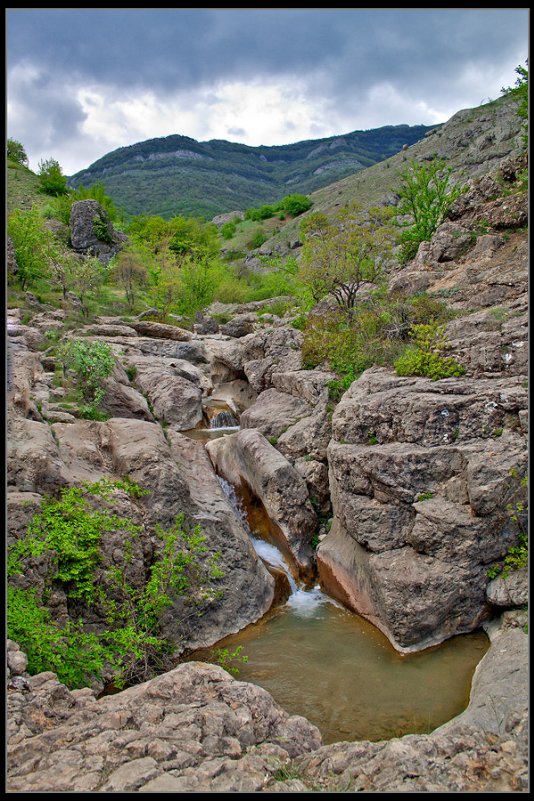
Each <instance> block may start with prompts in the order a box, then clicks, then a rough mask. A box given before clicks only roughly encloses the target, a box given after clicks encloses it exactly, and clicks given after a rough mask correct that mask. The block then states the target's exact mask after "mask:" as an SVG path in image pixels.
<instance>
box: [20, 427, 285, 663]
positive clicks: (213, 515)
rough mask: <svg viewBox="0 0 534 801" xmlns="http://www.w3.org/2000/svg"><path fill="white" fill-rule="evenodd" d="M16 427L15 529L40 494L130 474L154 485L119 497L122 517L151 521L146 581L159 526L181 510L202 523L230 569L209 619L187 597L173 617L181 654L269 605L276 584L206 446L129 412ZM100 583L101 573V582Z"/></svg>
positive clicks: (142, 565) (211, 548) (135, 569)
mask: <svg viewBox="0 0 534 801" xmlns="http://www.w3.org/2000/svg"><path fill="white" fill-rule="evenodd" d="M19 428H20V429H21V430H20V431H19ZM13 429H14V436H13V439H12V441H11V451H12V452H11V454H10V459H9V465H10V471H9V473H8V482H9V489H10V492H9V496H10V498H11V504H10V508H11V510H12V515H11V516H10V520H9V525H10V528H11V527H13V530H12V532H11V534H10V536H12V537H17V536H20V533H21V531H22V530H23V529H24V527H25V526H26V525H27V521H28V514H29V511H35V510H36V508H37V506H38V502H39V495H40V494H50V493H52V492H53V491H56V490H57V488H58V487H61V486H70V485H77V484H80V483H81V482H83V481H91V482H95V481H98V480H100V479H101V478H104V477H108V478H111V479H118V478H121V477H124V476H128V477H129V478H130V479H131V480H132V481H135V482H136V483H137V484H139V486H141V487H143V488H144V489H147V490H149V495H148V496H147V497H146V498H143V499H140V500H139V501H136V502H133V501H131V500H129V499H128V498H127V497H120V498H118V499H117V500H116V501H114V503H116V504H119V505H118V506H117V509H116V511H117V513H118V514H121V515H122V516H124V517H128V518H131V519H132V520H134V521H136V522H137V523H139V524H141V525H143V526H144V527H145V528H144V533H143V536H141V537H140V538H139V540H138V541H136V545H135V549H134V550H135V553H134V557H133V558H132V561H131V563H130V567H129V568H128V569H129V570H131V573H132V575H131V581H132V583H133V584H134V585H135V586H142V585H143V583H144V581H145V580H146V574H147V569H148V565H149V564H150V561H151V559H152V557H153V553H154V547H155V540H153V538H152V535H151V533H150V532H151V531H153V529H154V527H155V526H156V525H160V526H162V527H163V528H167V527H168V526H170V525H172V524H173V522H174V520H175V518H176V517H177V515H179V514H180V513H184V514H185V516H186V518H188V519H189V520H192V521H193V523H194V522H198V523H200V525H201V528H202V532H203V534H204V536H205V537H206V545H207V547H208V553H207V555H206V558H207V559H209V558H210V557H209V555H210V554H214V553H215V552H219V553H220V557H219V565H220V568H221V570H222V572H223V576H222V578H220V579H217V581H216V584H217V586H216V589H217V590H221V591H222V594H221V597H220V598H215V599H213V600H212V601H210V603H209V605H208V607H207V609H205V610H204V614H203V615H202V617H197V616H196V615H193V616H191V615H190V614H186V602H185V601H184V599H183V598H181V597H178V598H176V599H175V602H174V605H173V607H172V608H171V609H170V610H169V612H168V614H166V615H165V617H164V620H163V624H162V636H164V637H167V638H168V639H170V640H171V641H173V642H175V643H176V648H177V651H181V650H183V649H184V647H201V646H209V645H212V644H213V643H214V642H216V641H217V640H219V639H221V638H222V637H223V636H225V634H229V633H235V632H236V631H239V630H240V629H241V628H243V627H244V626H246V625H247V624H248V623H250V622H253V621H256V620H257V619H258V618H260V617H261V616H262V615H263V614H265V612H266V611H267V610H268V609H269V607H270V606H271V604H272V601H273V597H274V581H273V579H272V577H271V576H270V574H269V573H268V571H267V570H266V569H265V568H264V566H263V563H262V562H261V560H260V559H259V558H258V557H257V555H256V553H255V552H254V550H253V548H252V547H251V545H250V542H249V540H248V538H247V535H246V533H245V532H244V531H243V529H242V528H241V527H240V525H239V523H238V521H237V520H236V518H235V516H234V514H233V511H232V509H231V507H230V505H229V503H228V501H227V499H226V497H225V496H224V493H223V492H222V490H221V487H220V485H219V482H218V481H217V479H216V477H215V474H214V473H213V469H212V467H211V464H210V461H209V459H208V457H207V455H206V454H205V452H204V450H203V449H202V448H201V447H200V446H199V445H196V444H195V443H192V442H190V441H189V440H186V439H185V438H183V437H180V435H178V434H176V433H173V432H169V434H168V439H167V438H166V437H165V436H164V433H163V430H162V428H161V426H159V425H157V424H155V423H149V422H145V421H142V420H134V419H127V418H125V417H121V418H112V419H111V420H109V421H107V422H105V423H100V422H95V421H89V420H77V421H75V422H74V423H56V424H54V425H53V426H49V425H47V424H46V423H38V422H34V421H30V420H25V419H21V418H15V419H14V420H13ZM26 504H27V506H26ZM114 508H115V507H114ZM26 509H28V510H29V511H28V514H27V513H26ZM122 536H123V535H122V534H121V532H111V533H110V534H109V536H108V535H106V537H104V538H103V539H102V543H101V550H102V556H103V561H102V568H101V569H102V570H105V569H106V567H108V566H109V565H110V564H115V565H116V564H120V563H121V559H123V555H122V554H123V547H122V546H123V543H122V539H121V538H122ZM117 560H119V561H117ZM37 567H39V566H37ZM47 569H48V568H47V566H46V564H45V565H44V566H42V568H41V567H39V569H38V570H37V574H36V581H37V579H39V581H41V582H42V580H43V575H46V571H47ZM43 570H44V574H42V571H43ZM39 576H40V578H39ZM101 580H102V576H101V575H100V572H99V574H98V576H96V578H95V581H96V582H97V583H98V582H99V581H101ZM189 611H190V610H189Z"/></svg>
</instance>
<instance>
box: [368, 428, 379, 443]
mask: <svg viewBox="0 0 534 801" xmlns="http://www.w3.org/2000/svg"><path fill="white" fill-rule="evenodd" d="M367 442H368V444H369V445H378V437H377V436H376V434H375V432H374V431H370V432H369V434H368V435H367Z"/></svg>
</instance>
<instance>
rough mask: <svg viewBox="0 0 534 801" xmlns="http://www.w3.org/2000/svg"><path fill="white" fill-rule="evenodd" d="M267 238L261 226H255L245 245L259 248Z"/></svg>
mask: <svg viewBox="0 0 534 801" xmlns="http://www.w3.org/2000/svg"><path fill="white" fill-rule="evenodd" d="M268 238H269V237H268V235H267V234H266V233H265V231H264V230H263V229H262V228H256V230H255V231H254V232H253V233H252V236H251V237H250V239H249V240H248V241H247V247H249V248H252V249H253V250H255V249H256V248H260V247H261V246H262V245H263V243H264V242H267V240H268Z"/></svg>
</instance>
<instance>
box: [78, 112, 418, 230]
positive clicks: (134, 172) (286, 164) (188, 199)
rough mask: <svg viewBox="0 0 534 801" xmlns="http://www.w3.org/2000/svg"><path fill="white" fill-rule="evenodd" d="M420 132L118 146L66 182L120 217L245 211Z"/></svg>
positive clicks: (322, 181) (375, 157) (334, 176)
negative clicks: (100, 195)
mask: <svg viewBox="0 0 534 801" xmlns="http://www.w3.org/2000/svg"><path fill="white" fill-rule="evenodd" d="M430 129H431V126H427V125H413V126H410V125H387V126H384V127H382V128H375V129H371V130H368V131H353V132H352V133H348V134H344V135H343V136H335V137H329V138H326V139H312V140H308V141H305V142H297V143H295V144H292V145H281V146H276V147H267V146H263V145H262V146H260V147H250V146H248V145H240V144H236V143H233V142H226V141H224V140H217V139H213V140H211V141H209V142H197V141H196V140H195V139H190V138H189V137H187V136H179V135H173V136H167V137H164V138H159V139H149V140H147V141H145V142H139V143H137V144H135V145H130V146H129V147H121V148H119V149H118V150H114V151H113V152H112V153H108V155H106V156H104V157H103V158H101V159H98V161H95V162H94V164H91V166H90V167H88V168H87V169H86V170H82V171H81V172H78V173H76V175H73V176H72V177H71V178H70V180H69V183H70V184H71V185H72V186H79V184H81V183H83V184H84V186H91V184H94V183H96V182H97V181H102V182H103V183H104V184H105V187H106V191H107V193H108V194H109V195H111V197H112V198H113V200H114V201H115V203H117V204H118V205H119V206H121V207H122V208H123V209H124V210H125V211H126V213H127V214H129V215H130V214H131V215H133V214H143V213H146V214H159V215H161V216H162V217H172V216H173V215H176V214H185V215H201V216H204V217H206V218H207V219H211V218H212V217H213V216H215V215H216V214H219V213H221V212H225V211H234V210H236V209H246V208H249V207H250V206H258V205H261V204H262V203H269V202H271V201H275V200H279V199H280V198H282V197H283V196H284V195H287V194H290V193H292V192H303V193H305V194H306V193H309V192H313V191H314V190H316V189H319V188H320V187H323V186H326V185H327V184H330V183H332V181H336V180H339V179H340V178H343V177H345V176H346V175H350V174H352V173H355V172H357V171H358V170H362V169H365V168H366V167H370V166H371V165H373V164H376V163H377V162H379V161H381V160H382V159H386V158H389V156H392V155H393V154H394V153H397V152H398V151H399V150H401V148H402V147H403V146H404V145H411V144H413V143H414V142H417V141H418V140H420V139H422V138H423V137H424V136H425V134H426V133H427V132H428V131H429V130H430Z"/></svg>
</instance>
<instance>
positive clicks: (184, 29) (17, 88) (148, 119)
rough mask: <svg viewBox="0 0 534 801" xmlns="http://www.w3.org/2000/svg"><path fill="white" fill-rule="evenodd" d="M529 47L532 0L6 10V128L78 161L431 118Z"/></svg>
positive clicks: (479, 91) (486, 93)
mask: <svg viewBox="0 0 534 801" xmlns="http://www.w3.org/2000/svg"><path fill="white" fill-rule="evenodd" d="M527 47H528V9H511V10H505V9H377V10H376V9H375V10H373V9H333V10H331V9H135V8H133V9H132V8H131V9H83V8H82V9H61V8H56V9H38V8H37V9H7V66H8V93H7V97H8V130H9V136H13V137H14V138H16V139H19V140H20V141H22V142H23V143H24V145H25V146H26V150H27V152H28V155H29V156H30V161H31V162H32V166H35V165H36V161H37V160H38V159H39V158H42V157H43V156H45V157H48V156H50V155H53V156H54V157H56V158H58V159H60V160H61V161H62V163H64V164H65V165H68V166H69V167H70V171H71V172H74V171H76V170H77V169H81V168H82V167H84V166H87V165H88V164H89V163H91V162H92V161H93V160H94V159H96V158H98V157H100V156H102V155H104V154H105V153H106V152H109V151H110V150H112V149H114V148H116V147H119V146H122V145H127V144H132V143H133V142H135V141H140V140H142V139H143V138H150V137H152V136H163V135H168V134H169V133H185V134H187V135H190V136H194V137H195V138H199V139H207V138H210V137H214V138H232V139H233V138H237V139H238V140H240V141H243V140H244V138H245V136H247V137H248V140H247V143H248V144H259V143H260V142H259V141H250V140H251V138H253V137H256V138H258V137H260V136H261V137H262V139H261V141H262V142H263V143H264V144H282V140H283V141H285V142H287V141H297V140H298V139H299V138H300V139H306V138H313V137H315V136H316V137H321V136H328V135H333V134H335V133H344V132H347V131H349V130H355V129H358V128H370V127H377V126H378V125H386V124H396V123H405V122H409V123H423V122H424V123H427V124H428V123H432V122H437V121H444V120H445V119H446V118H447V116H450V114H451V113H453V112H454V111H457V110H458V109H459V108H462V107H464V108H465V107H468V106H473V105H477V104H479V103H481V102H482V101H483V100H484V99H488V98H489V97H496V96H497V95H498V94H499V91H500V88H501V84H502V82H503V76H508V79H506V77H504V81H505V82H506V80H507V83H508V84H513V82H514V78H515V76H514V73H513V69H514V67H515V66H516V65H517V64H518V63H522V62H523V61H524V60H525V58H526V57H527ZM232 82H233V83H235V84H236V85H237V84H239V87H240V88H239V89H238V90H237V93H236V91H234V93H233V94H232V93H231V92H230V93H229V94H228V92H227V91H226V90H225V87H228V85H229V84H231V83H232ZM273 84H276V88H275V91H274V99H273V93H272V92H271V95H269V92H268V91H262V90H268V89H269V87H272V86H273ZM244 86H246V87H248V90H249V91H248V92H246V91H245V90H244V89H243V87H244ZM277 92H278V94H277ZM244 94H246V97H245V96H243V95H244ZM177 98H178V99H177ZM228 98H230V99H228ZM277 98H278V99H277ZM264 100H265V103H264ZM255 101H257V102H256V104H255ZM269 103H270V104H271V105H270V106H269ZM247 104H248V105H247ZM229 106H230V107H231V111H230V113H228V111H227V110H228V107H229ZM265 109H267V112H266V115H267V117H268V120H267V122H266V121H265V119H263V120H262V119H261V117H262V113H264V112H265ZM446 115H447V116H446ZM274 119H276V120H277V124H276V125H275V124H271V125H270V123H271V121H272V120H274ZM221 120H222V121H221ZM141 123H147V124H144V125H143V124H141ZM148 123H149V124H148ZM269 125H270V127H269ZM262 126H263V127H262ZM264 131H265V133H264ZM263 137H265V139H264V138H263ZM277 137H278V138H277ZM284 137H286V138H285V139H284ZM288 137H289V138H288Z"/></svg>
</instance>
